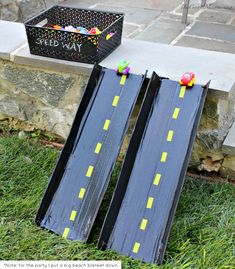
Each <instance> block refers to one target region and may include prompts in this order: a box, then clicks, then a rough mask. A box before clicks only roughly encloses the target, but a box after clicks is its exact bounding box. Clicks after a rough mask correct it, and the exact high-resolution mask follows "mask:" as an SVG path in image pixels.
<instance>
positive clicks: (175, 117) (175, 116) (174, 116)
mask: <svg viewBox="0 0 235 269" xmlns="http://www.w3.org/2000/svg"><path fill="white" fill-rule="evenodd" d="M179 112H180V108H179V107H176V108H175V110H174V112H173V115H172V118H173V119H177V118H178V116H179Z"/></svg>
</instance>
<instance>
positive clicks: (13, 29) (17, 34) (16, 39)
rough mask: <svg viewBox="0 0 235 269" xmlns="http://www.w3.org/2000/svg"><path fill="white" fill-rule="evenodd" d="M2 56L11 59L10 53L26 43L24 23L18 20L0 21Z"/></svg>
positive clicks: (0, 56)
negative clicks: (17, 21)
mask: <svg viewBox="0 0 235 269" xmlns="http://www.w3.org/2000/svg"><path fill="white" fill-rule="evenodd" d="M0 36H1V40H2V41H4V42H0V58H2V59H6V60H9V59H10V53H11V52H12V51H14V50H15V49H17V48H18V47H20V46H22V45H23V44H24V43H26V33H25V28H24V25H23V24H21V23H16V22H8V21H0Z"/></svg>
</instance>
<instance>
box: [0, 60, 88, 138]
mask: <svg viewBox="0 0 235 269" xmlns="http://www.w3.org/2000/svg"><path fill="white" fill-rule="evenodd" d="M87 78H88V77H87V76H85V75H75V74H67V73H60V72H52V71H47V70H40V69H38V68H32V67H30V68H28V67H26V66H20V65H19V66H16V65H14V64H12V63H10V62H7V61H6V62H5V61H0V111H1V112H0V121H2V122H3V123H4V122H5V123H7V124H8V125H9V126H10V127H12V128H17V129H18V128H19V129H24V130H34V129H41V130H45V131H47V132H49V133H52V134H56V135H59V136H60V137H62V138H64V139H65V138H66V137H67V135H68V133H69V130H70V127H71V124H72V121H73V118H74V115H75V112H76V110H77V107H78V105H79V101H80V99H81V94H82V92H83V90H84V87H85V84H86V82H87Z"/></svg>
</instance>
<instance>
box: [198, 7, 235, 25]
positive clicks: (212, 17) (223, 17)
mask: <svg viewBox="0 0 235 269" xmlns="http://www.w3.org/2000/svg"><path fill="white" fill-rule="evenodd" d="M234 15H235V13H228V12H223V11H213V10H205V11H204V12H202V13H201V14H200V16H199V17H198V18H197V19H198V20H199V21H207V22H218V23H226V22H227V21H228V20H230V19H231V18H232V17H233V16H234Z"/></svg>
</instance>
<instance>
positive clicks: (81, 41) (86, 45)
mask: <svg viewBox="0 0 235 269" xmlns="http://www.w3.org/2000/svg"><path fill="white" fill-rule="evenodd" d="M123 18H124V14H123V13H112V12H106V11H98V10H89V9H79V8H71V7H64V6H57V5H56V6H53V7H51V8H50V9H48V10H46V11H44V12H42V13H41V14H39V15H37V16H35V17H33V18H31V19H30V20H28V21H26V22H25V28H26V33H27V38H28V43H29V49H30V53H31V54H36V55H41V56H46V57H52V58H58V59H64V60H69V61H76V62H83V63H90V64H93V63H95V62H100V61H102V60H103V59H104V58H105V57H107V56H108V55H109V54H110V53H111V52H112V51H113V50H115V49H116V48H117V47H118V46H119V45H120V44H121V38H122V28H123ZM55 25H60V26H62V27H63V28H64V27H66V26H67V27H68V26H70V25H71V26H73V27H84V28H86V29H91V28H94V27H97V28H98V29H99V30H100V33H99V34H83V33H78V32H73V31H66V30H62V29H59V30H57V29H54V28H53V27H54V26H55Z"/></svg>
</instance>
